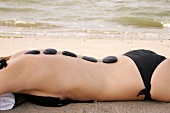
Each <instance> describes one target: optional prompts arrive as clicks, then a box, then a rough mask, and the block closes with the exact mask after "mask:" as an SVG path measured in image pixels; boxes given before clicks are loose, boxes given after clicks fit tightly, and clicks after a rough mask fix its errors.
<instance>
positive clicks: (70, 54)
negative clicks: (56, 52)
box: [62, 51, 77, 57]
mask: <svg viewBox="0 0 170 113" xmlns="http://www.w3.org/2000/svg"><path fill="white" fill-rule="evenodd" d="M62 54H63V55H66V56H71V57H77V55H76V54H74V53H72V52H69V51H63V52H62Z"/></svg>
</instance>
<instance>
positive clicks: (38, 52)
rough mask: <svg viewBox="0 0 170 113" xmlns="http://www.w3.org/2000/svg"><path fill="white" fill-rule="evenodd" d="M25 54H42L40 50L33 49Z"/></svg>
mask: <svg viewBox="0 0 170 113" xmlns="http://www.w3.org/2000/svg"><path fill="white" fill-rule="evenodd" d="M25 54H33V55H37V54H40V51H39V50H31V51H27V52H26V53H25Z"/></svg>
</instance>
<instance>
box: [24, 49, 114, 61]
mask: <svg viewBox="0 0 170 113" xmlns="http://www.w3.org/2000/svg"><path fill="white" fill-rule="evenodd" d="M43 53H44V54H47V55H54V54H57V50H55V49H45V50H44V51H43ZM25 54H34V55H37V54H40V51H39V50H31V51H28V52H26V53H25ZM62 54H63V55H65V56H71V57H75V58H76V57H77V55H76V54H74V53H72V52H69V51H63V52H62ZM82 59H83V60H87V61H90V62H97V59H95V58H93V57H88V56H83V57H82ZM102 61H103V62H104V63H115V62H117V57H115V56H108V57H105V58H104V59H103V60H102Z"/></svg>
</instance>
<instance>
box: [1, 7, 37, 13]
mask: <svg viewBox="0 0 170 113" xmlns="http://www.w3.org/2000/svg"><path fill="white" fill-rule="evenodd" d="M37 11H38V10H37V9H32V8H7V7H0V12H20V13H21V12H23V13H28V12H37Z"/></svg>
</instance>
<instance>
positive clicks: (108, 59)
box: [102, 56, 117, 63]
mask: <svg viewBox="0 0 170 113" xmlns="http://www.w3.org/2000/svg"><path fill="white" fill-rule="evenodd" d="M102 61H103V62H104V63H115V62H117V57H115V56H108V57H106V58H104V59H103V60H102Z"/></svg>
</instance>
